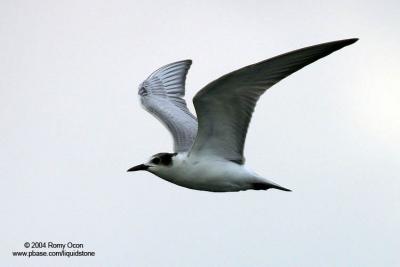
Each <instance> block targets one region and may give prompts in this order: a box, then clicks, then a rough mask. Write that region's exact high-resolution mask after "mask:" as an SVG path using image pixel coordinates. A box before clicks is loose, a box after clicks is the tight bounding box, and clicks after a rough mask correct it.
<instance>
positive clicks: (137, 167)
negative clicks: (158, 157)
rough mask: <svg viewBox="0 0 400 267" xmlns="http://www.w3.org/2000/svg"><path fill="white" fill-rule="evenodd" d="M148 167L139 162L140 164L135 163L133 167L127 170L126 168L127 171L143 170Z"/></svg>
mask: <svg viewBox="0 0 400 267" xmlns="http://www.w3.org/2000/svg"><path fill="white" fill-rule="evenodd" d="M148 168H149V166H147V165H144V164H140V165H137V166H135V167H132V168H130V169H129V170H127V172H135V171H145V170H147V169H148Z"/></svg>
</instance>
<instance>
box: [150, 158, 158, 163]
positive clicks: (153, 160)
mask: <svg viewBox="0 0 400 267" xmlns="http://www.w3.org/2000/svg"><path fill="white" fill-rule="evenodd" d="M151 163H154V164H158V163H160V159H159V158H154V159H152V160H151Z"/></svg>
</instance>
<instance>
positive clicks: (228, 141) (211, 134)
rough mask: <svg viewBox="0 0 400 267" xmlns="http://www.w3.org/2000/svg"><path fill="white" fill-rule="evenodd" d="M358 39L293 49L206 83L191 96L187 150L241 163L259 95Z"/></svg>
mask: <svg viewBox="0 0 400 267" xmlns="http://www.w3.org/2000/svg"><path fill="white" fill-rule="evenodd" d="M357 40H358V39H347V40H340V41H335V42H329V43H324V44H319V45H315V46H310V47H306V48H303V49H299V50H295V51H292V52H289V53H286V54H282V55H279V56H277V57H273V58H271V59H268V60H265V61H261V62H259V63H257V64H254V65H250V66H247V67H244V68H242V69H239V70H236V71H234V72H231V73H229V74H226V75H224V76H222V77H221V78H219V79H217V80H215V81H213V82H211V83H209V84H208V85H207V86H206V87H204V88H203V89H202V90H201V91H200V92H198V93H197V95H196V96H195V97H194V99H193V103H194V106H195V108H196V113H197V117H198V121H199V130H198V135H197V137H196V140H195V142H194V145H193V147H192V150H191V152H190V153H191V154H207V155H214V156H217V157H221V158H225V159H227V160H231V161H234V162H237V163H243V162H244V157H243V147H244V142H245V139H246V133H247V128H248V126H249V123H250V119H251V116H252V113H253V111H254V107H255V105H256V103H257V100H258V99H259V98H260V96H261V95H262V94H263V93H264V92H265V91H266V90H267V89H268V88H270V87H271V86H273V85H274V84H275V83H277V82H279V81H280V80H282V79H283V78H285V77H287V76H289V75H290V74H292V73H294V72H295V71H298V70H299V69H301V68H303V67H304V66H306V65H308V64H310V63H313V62H314V61H316V60H318V59H320V58H322V57H325V56H327V55H329V54H330V53H332V52H334V51H336V50H338V49H340V48H343V47H345V46H347V45H350V44H352V43H354V42H356V41H357Z"/></svg>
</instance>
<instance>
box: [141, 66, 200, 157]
mask: <svg viewBox="0 0 400 267" xmlns="http://www.w3.org/2000/svg"><path fill="white" fill-rule="evenodd" d="M191 64H192V61H191V60H183V61H178V62H174V63H171V64H168V65H166V66H164V67H161V68H160V69H158V70H156V71H155V72H153V73H152V74H151V75H150V76H149V77H148V78H147V79H146V80H145V81H144V82H143V83H142V84H141V85H140V87H139V96H140V101H141V103H142V105H143V107H144V108H145V109H146V110H147V111H148V112H150V113H151V114H152V115H154V116H155V117H156V118H157V119H159V120H160V121H161V122H162V123H163V124H164V125H165V126H166V127H167V129H168V130H169V131H170V133H171V134H172V137H173V139H174V151H175V152H184V151H188V150H189V149H190V148H191V146H192V144H193V142H194V139H195V137H196V134H197V120H196V117H195V116H193V114H192V113H190V111H189V109H188V108H187V106H186V102H185V100H184V99H183V97H184V96H185V81H186V75H187V72H188V70H189V68H190V65H191Z"/></svg>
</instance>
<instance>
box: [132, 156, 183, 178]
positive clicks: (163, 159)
mask: <svg viewBox="0 0 400 267" xmlns="http://www.w3.org/2000/svg"><path fill="white" fill-rule="evenodd" d="M176 155H177V153H157V154H155V155H153V156H151V158H150V160H149V161H148V162H146V163H144V164H139V165H137V166H135V167H132V168H130V169H128V170H127V171H128V172H133V171H149V172H152V173H154V174H158V173H160V172H163V171H164V170H166V169H167V168H170V167H171V166H172V161H173V160H172V158H173V157H174V156H176Z"/></svg>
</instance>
